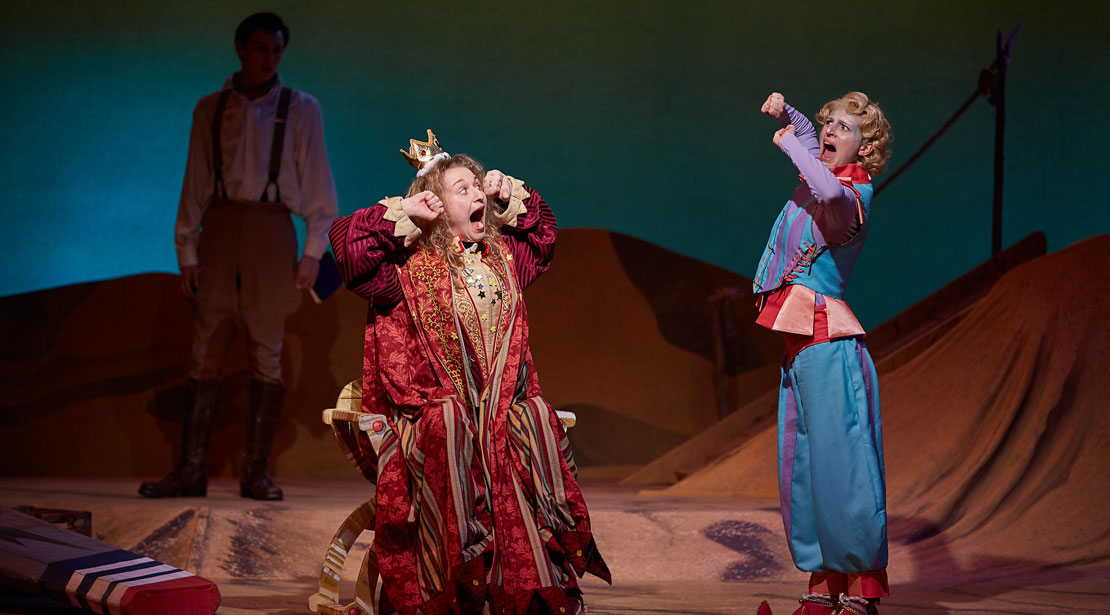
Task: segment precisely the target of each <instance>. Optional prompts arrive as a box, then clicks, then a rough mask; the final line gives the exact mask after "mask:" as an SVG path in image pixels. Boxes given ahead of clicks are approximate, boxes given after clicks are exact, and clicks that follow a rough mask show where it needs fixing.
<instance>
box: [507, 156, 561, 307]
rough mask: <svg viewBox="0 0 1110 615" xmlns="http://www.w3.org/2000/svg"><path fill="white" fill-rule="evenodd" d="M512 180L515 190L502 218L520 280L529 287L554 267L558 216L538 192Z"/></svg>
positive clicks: (521, 283) (512, 191)
mask: <svg viewBox="0 0 1110 615" xmlns="http://www.w3.org/2000/svg"><path fill="white" fill-rule="evenodd" d="M508 179H509V180H510V181H511V182H512V187H511V191H510V197H509V200H508V204H507V205H506V207H505V209H504V211H503V212H502V213H501V214H500V215H499V217H500V218H501V221H502V223H503V224H504V226H502V227H501V233H502V237H503V238H504V242H505V245H506V247H507V248H508V249H509V254H511V255H512V260H513V268H514V269H515V270H516V274H517V280H519V281H520V285H521V286H522V287H526V286H528V285H529V284H531V283H532V282H534V281H535V280H536V278H538V277H540V274H542V273H543V272H545V271H547V268H548V267H550V266H551V259H552V258H553V257H554V256H555V235H556V231H557V225H556V223H555V214H553V213H551V209H550V208H549V207H548V206H547V203H546V202H544V200H543V197H541V196H540V195H539V193H538V192H536V191H535V190H533V189H531V188H529V187H528V186H525V185H524V183H523V182H521V181H520V180H518V179H513V178H508Z"/></svg>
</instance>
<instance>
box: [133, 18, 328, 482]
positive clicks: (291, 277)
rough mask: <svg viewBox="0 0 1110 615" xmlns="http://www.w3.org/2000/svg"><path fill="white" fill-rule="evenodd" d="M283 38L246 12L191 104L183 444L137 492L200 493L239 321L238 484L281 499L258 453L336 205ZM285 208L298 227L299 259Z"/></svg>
mask: <svg viewBox="0 0 1110 615" xmlns="http://www.w3.org/2000/svg"><path fill="white" fill-rule="evenodd" d="M288 44H289V29H288V27H286V25H285V24H284V23H283V22H282V20H281V18H280V17H278V16H277V15H274V14H273V13H256V14H254V15H251V16H250V17H247V18H246V19H245V20H243V22H242V23H241V24H239V27H238V28H237V29H236V30H235V51H236V53H237V54H238V56H239V60H240V61H241V63H242V67H241V69H240V70H239V71H238V72H236V73H234V74H233V75H231V76H230V77H229V78H228V79H227V81H226V82H225V83H224V87H223V89H222V90H220V91H219V92H215V93H213V94H209V95H208V96H205V97H204V98H202V99H200V101H199V102H198V103H197V106H196V109H195V110H194V111H193V127H192V132H191V135H190V138H189V157H188V162H187V164H186V167H185V181H184V185H183V186H182V189H181V202H180V204H179V206H178V210H177V223H176V225H175V228H174V243H175V247H176V249H177V261H178V266H179V267H180V269H181V290H182V292H183V293H184V295H185V296H186V297H187V298H188V299H189V300H190V301H191V303H192V305H193V321H194V328H195V337H194V341H193V352H192V364H191V368H190V379H189V383H188V391H189V396H188V402H187V407H186V413H185V421H184V425H183V427H184V434H183V444H182V454H181V459H180V460H179V462H178V464H177V467H176V468H175V469H174V470H173V471H172V472H170V474H168V475H166V476H165V477H164V478H163V479H162V480H160V481H150V482H145V483H143V484H142V486H141V487H140V488H139V493H141V494H142V495H144V496H146V497H177V496H203V495H205V493H206V487H207V475H206V471H205V459H206V456H207V451H208V439H209V433H210V430H211V425H212V416H213V414H214V412H215V408H216V402H217V392H218V389H219V378H220V373H221V367H222V364H223V360H224V357H225V356H226V355H227V351H228V348H229V347H230V344H231V342H232V339H233V338H234V336H235V332H236V330H237V329H238V328H240V327H242V329H243V332H244V333H245V334H246V338H247V347H248V356H249V359H250V371H251V381H250V386H249V388H248V403H249V406H250V418H249V421H248V424H247V437H246V445H245V451H244V464H243V472H242V476H241V477H240V495H242V496H243V497H251V498H255V499H263V500H280V499H281V498H282V492H281V489H280V488H279V487H277V485H275V484H273V482H272V480H271V478H270V475H269V473H268V471H267V464H268V459H269V456H270V450H271V447H272V444H273V440H274V436H275V434H276V431H277V425H278V420H279V417H280V415H281V409H282V405H283V403H284V396H285V389H284V387H283V385H282V380H281V347H282V341H283V339H284V337H285V320H286V318H287V317H288V315H289V314H290V313H292V312H293V311H294V310H295V309H296V308H297V307H298V306H299V305H300V301H301V296H302V291H303V290H304V289H307V288H310V287H311V286H312V285H313V283H314V282H315V281H316V275H317V273H318V271H319V267H320V257H321V256H322V255H323V253H324V250H325V249H326V247H327V242H328V238H327V232H328V228H329V227H330V226H331V223H332V220H334V219H335V216H336V214H337V212H338V207H337V199H336V194H335V182H334V181H333V179H332V175H331V168H330V166H329V165H328V155H327V150H326V149H325V147H324V126H323V119H322V116H321V113H320V105H319V103H317V102H316V99H315V98H313V97H312V96H310V95H309V94H306V93H304V92H297V91H294V90H291V89H289V88H286V87H283V86H282V83H281V80H280V78H279V77H278V74H277V69H278V65H279V64H280V63H281V58H282V54H283V52H284V51H285V47H286V45H288ZM216 144H218V146H217V145H216ZM291 214H296V215H297V216H300V217H301V218H303V219H304V221H305V225H306V227H307V233H306V238H305V245H304V248H303V250H302V252H301V256H300V259H299V260H298V258H297V239H296V234H295V232H294V229H293V222H292V219H291V217H290V216H291Z"/></svg>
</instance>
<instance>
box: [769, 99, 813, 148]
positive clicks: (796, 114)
mask: <svg viewBox="0 0 1110 615" xmlns="http://www.w3.org/2000/svg"><path fill="white" fill-rule="evenodd" d="M791 124H793V125H794V134H795V135H796V136H797V137H798V140H799V141H801V142H802V145H804V146H805V147H806V149H808V150H809V153H810V154H812V155H813V156H814V157H816V156H817V155H818V154H820V153H821V143H820V142H819V141H818V140H817V130H816V129H814V128H813V124H811V123H810V121H809V118H808V117H806V116H805V114H804V113H802V112H800V111H798V110H797V109H795V108H794V107H791V106H790V105H788V104H786V103H783V112H782V113H781V114H780V115H779V125H780V126H782V127H783V128H786V127H787V126H789V125H791Z"/></svg>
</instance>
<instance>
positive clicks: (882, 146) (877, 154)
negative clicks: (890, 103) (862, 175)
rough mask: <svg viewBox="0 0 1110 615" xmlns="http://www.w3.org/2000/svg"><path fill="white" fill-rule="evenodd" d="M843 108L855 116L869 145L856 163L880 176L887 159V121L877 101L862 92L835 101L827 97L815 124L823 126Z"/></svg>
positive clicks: (849, 94) (888, 137)
mask: <svg viewBox="0 0 1110 615" xmlns="http://www.w3.org/2000/svg"><path fill="white" fill-rule="evenodd" d="M837 109H844V110H845V111H847V112H848V113H851V114H852V115H855V116H857V117H858V122H859V133H860V135H861V136H862V137H863V140H864V141H865V142H868V143H870V144H871V153H869V154H867V155H866V156H860V157H859V160H858V161H857V163H858V164H859V166H861V167H863V168H864V170H866V171H867V172H868V173H870V174H871V175H872V176H875V175H881V174H882V172H883V171H884V170H886V163H887V161H888V160H890V154H891V151H890V141H891V135H890V122H888V121H887V119H886V116H885V115H883V110H882V109H881V108H879V103H877V102H875V101H873V100H871V99H870V98H868V97H867V94H864V93H863V92H848V93H847V94H845V95H844V96H841V97H840V98H837V99H836V100H830V101H829V102H827V103H825V106H823V107H821V110H820V111H818V112H817V123H818V124H821V125H824V123H825V120H826V119H828V117H829V116H830V115H832V112H833V111H835V110H837Z"/></svg>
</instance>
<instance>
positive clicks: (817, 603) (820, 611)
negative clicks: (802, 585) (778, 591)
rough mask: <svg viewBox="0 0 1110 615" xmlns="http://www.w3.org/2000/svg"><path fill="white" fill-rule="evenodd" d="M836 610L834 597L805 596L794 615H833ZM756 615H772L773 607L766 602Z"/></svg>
mask: <svg viewBox="0 0 1110 615" xmlns="http://www.w3.org/2000/svg"><path fill="white" fill-rule="evenodd" d="M836 608H837V604H836V602H835V601H834V600H833V598H832V596H822V595H820V594H804V595H803V596H802V598H801V599H800V600H798V608H797V610H795V611H794V615H833V613H834V612H836ZM755 615H772V613H771V606H770V605H768V604H767V601H766V600H764V601H763V602H762V603H761V604H760V605H759V608H758V609H756V611H755Z"/></svg>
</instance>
